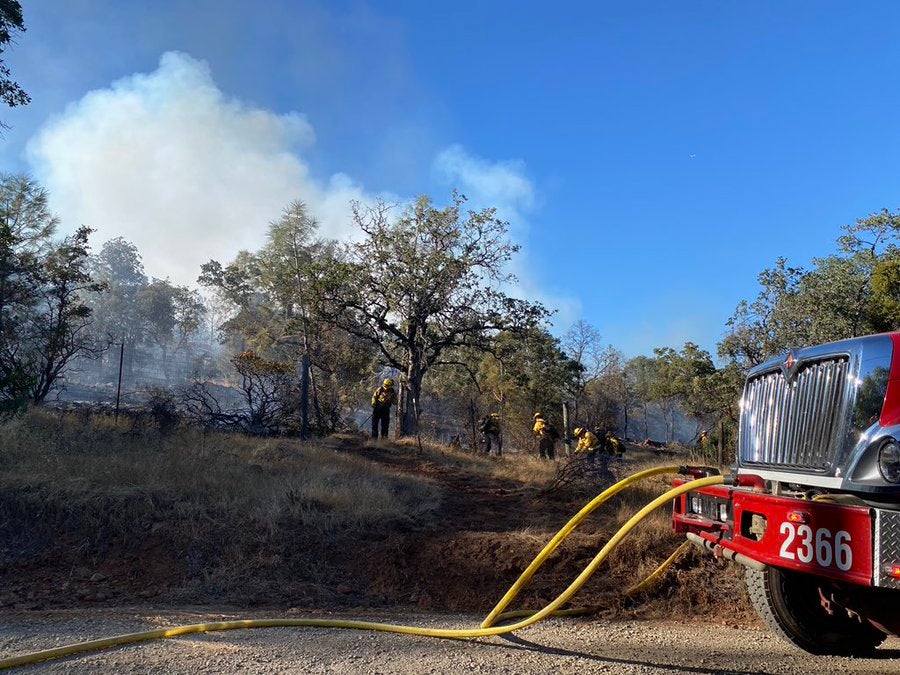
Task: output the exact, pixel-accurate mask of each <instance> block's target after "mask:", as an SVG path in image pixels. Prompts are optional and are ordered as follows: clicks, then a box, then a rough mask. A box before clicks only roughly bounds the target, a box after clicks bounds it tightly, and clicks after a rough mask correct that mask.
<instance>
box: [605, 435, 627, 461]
mask: <svg viewBox="0 0 900 675" xmlns="http://www.w3.org/2000/svg"><path fill="white" fill-rule="evenodd" d="M606 450H607V452H609V454H610V455H612V456H613V457H621V456H622V455H624V454H625V444H624V443H623V442H622V441H620V440H619V439H618V438H616V435H615V434H614V433H613V432H611V431H607V432H606Z"/></svg>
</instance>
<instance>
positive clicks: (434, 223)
mask: <svg viewBox="0 0 900 675" xmlns="http://www.w3.org/2000/svg"><path fill="white" fill-rule="evenodd" d="M464 206H465V197H463V196H462V195H459V194H454V196H453V199H452V201H451V203H450V205H449V206H446V207H444V208H438V207H436V206H434V204H433V203H432V201H431V199H429V198H428V197H420V198H419V199H418V200H416V202H415V203H413V204H412V205H410V206H409V207H408V208H406V209H405V210H404V211H403V212H402V213H401V214H400V216H399V217H397V218H394V217H393V211H392V207H391V206H389V205H387V204H384V203H378V204H376V205H375V206H374V207H363V206H361V205H359V204H356V205H354V210H353V213H354V221H355V223H356V225H357V227H358V228H359V229H360V231H361V232H362V234H363V238H362V240H361V241H359V242H357V243H353V244H350V245H348V246H346V247H345V248H344V250H343V251H342V252H341V253H340V254H339V255H338V256H336V257H335V259H333V260H329V261H328V262H327V263H325V264H324V266H323V267H322V272H323V275H322V278H321V283H320V284H319V286H318V288H319V291H320V293H319V296H318V301H319V309H320V315H321V316H322V317H323V320H325V321H327V322H329V323H331V324H332V325H334V326H337V327H339V328H340V329H341V330H344V331H346V332H347V333H349V334H351V335H354V336H356V337H357V338H359V339H361V340H364V341H366V342H368V343H369V344H371V345H373V346H374V347H375V348H376V349H377V351H378V353H379V355H380V360H381V362H382V363H383V364H384V365H385V366H390V367H393V368H396V369H398V370H400V371H401V372H402V373H403V375H404V377H403V380H404V387H405V389H404V391H405V394H406V400H405V401H404V402H403V405H404V410H405V414H404V418H403V420H402V430H403V432H404V433H411V432H413V431H414V430H415V428H416V420H417V415H418V411H419V407H418V406H419V400H420V394H421V389H422V380H423V378H424V376H425V374H426V373H427V372H428V371H429V370H430V369H431V368H433V367H435V366H440V365H442V363H444V361H445V357H447V356H448V355H449V354H450V353H451V352H452V351H453V350H454V349H455V348H459V347H467V348H472V349H475V350H480V351H486V350H488V349H490V347H491V341H492V338H493V336H494V335H495V334H496V333H497V332H498V331H503V330H517V329H524V328H526V327H529V326H534V325H536V324H537V323H539V322H540V321H541V320H542V319H543V318H545V317H546V315H547V312H546V310H545V309H544V308H543V307H542V306H541V305H540V304H538V303H534V302H529V301H526V300H520V299H517V298H514V297H511V296H510V295H508V294H507V293H506V292H505V290H504V288H505V287H507V286H508V285H509V284H511V283H512V282H513V281H514V279H513V277H512V275H510V274H509V273H508V272H507V268H506V265H507V263H508V262H509V261H510V259H511V258H512V256H513V255H514V254H515V252H516V251H517V250H518V247H517V246H515V245H514V244H512V243H511V242H510V241H509V240H508V238H507V224H506V223H505V222H504V221H502V220H500V219H498V218H497V216H496V212H495V210H494V209H483V210H481V211H465V210H464ZM449 360H452V359H449Z"/></svg>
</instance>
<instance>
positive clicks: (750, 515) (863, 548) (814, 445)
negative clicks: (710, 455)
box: [673, 332, 900, 655]
mask: <svg viewBox="0 0 900 675" xmlns="http://www.w3.org/2000/svg"><path fill="white" fill-rule="evenodd" d="M729 482H730V483H731V484H730V485H728V486H715V487H710V488H704V489H702V490H697V491H694V492H690V493H687V494H685V495H683V496H682V497H680V498H679V499H678V500H677V501H676V504H675V507H674V514H673V522H674V526H675V529H676V531H678V532H683V533H685V534H686V535H687V536H688V538H689V539H691V540H692V541H694V542H695V543H697V544H698V545H699V546H701V547H702V548H704V549H705V550H708V551H710V552H711V553H712V554H714V555H716V556H719V557H724V558H727V559H730V560H733V561H735V562H738V563H740V564H743V565H744V566H745V567H746V568H747V570H746V580H747V587H748V591H749V593H750V597H751V600H752V601H753V604H754V607H755V608H756V610H757V612H758V613H759V614H760V616H761V617H762V619H763V620H764V622H765V623H766V624H767V625H768V626H769V627H770V628H772V629H773V630H774V631H775V632H776V633H778V634H779V635H781V636H782V637H783V638H785V639H787V640H788V641H789V642H791V643H793V644H794V645H796V646H798V647H800V648H802V649H805V650H807V651H809V652H812V653H816V654H842V655H862V654H866V653H869V652H871V651H872V650H873V649H875V648H876V647H877V646H878V645H879V644H881V642H883V641H884V639H885V637H886V636H887V635H890V634H893V635H897V634H900V610H898V609H897V605H896V603H897V602H898V601H900V332H896V333H886V334H881V335H871V336H866V337H861V338H854V339H850V340H843V341H840V342H833V343H830V344H824V345H818V346H815V347H809V348H805V349H797V350H791V351H789V352H787V353H786V354H782V355H780V356H778V357H776V358H773V359H771V360H769V361H766V362H765V363H762V364H760V365H758V366H756V367H755V368H753V369H752V370H750V372H749V373H748V376H747V380H746V383H745V385H744V391H743V395H742V397H741V402H740V425H739V433H738V456H737V463H736V465H735V466H734V467H733V468H732V472H731V476H730V481H729Z"/></svg>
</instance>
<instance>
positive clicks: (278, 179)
mask: <svg viewBox="0 0 900 675" xmlns="http://www.w3.org/2000/svg"><path fill="white" fill-rule="evenodd" d="M314 142H315V132H314V130H313V127H312V125H311V124H310V123H309V121H308V120H307V119H306V117H305V116H304V115H302V114H299V113H289V114H284V115H279V114H275V113H273V112H271V111H267V110H261V109H259V108H254V107H252V106H249V105H247V104H245V103H242V102H241V101H238V100H235V99H233V98H229V97H227V96H226V95H225V94H223V92H222V91H220V90H219V89H218V87H217V86H216V84H215V82H214V81H213V77H212V74H211V73H210V69H209V67H208V66H207V64H206V63H205V62H203V61H200V60H198V59H195V58H193V57H191V56H189V55H187V54H184V53H180V52H168V53H165V54H163V55H162V57H161V59H160V62H159V67H158V68H157V69H156V70H155V71H153V72H151V73H149V74H142V73H138V74H134V75H131V76H129V77H125V78H123V79H121V80H118V81H117V82H114V83H112V84H111V85H110V86H109V87H108V88H104V89H100V90H96V91H92V92H89V93H87V94H85V95H84V96H83V97H82V98H81V99H80V100H78V101H76V102H74V103H72V104H70V105H69V106H68V107H67V108H66V110H65V111H64V112H63V113H62V114H61V115H59V116H57V117H55V118H52V119H50V120H49V121H48V122H47V123H46V124H45V125H44V126H43V127H42V128H41V129H40V131H39V132H38V133H37V134H36V135H35V137H34V138H32V140H31V141H30V142H29V144H28V149H27V153H28V159H29V162H30V164H31V166H32V167H33V170H34V173H35V175H36V177H37V179H38V181H39V182H40V183H41V184H42V185H43V186H44V187H46V188H47V189H48V191H49V192H50V199H51V206H52V208H53V210H54V211H55V212H56V213H57V214H58V215H59V216H60V218H61V220H62V222H63V224H64V225H65V226H66V227H68V228H70V229H74V227H76V226H77V225H80V224H84V225H88V226H90V227H92V228H94V229H95V230H96V233H95V235H94V244H95V248H99V245H100V244H102V243H103V242H104V241H106V240H108V239H111V238H113V237H117V236H121V237H124V238H125V239H127V240H128V241H130V242H132V243H134V244H135V245H136V246H137V247H138V250H139V251H140V252H141V255H142V257H143V259H144V266H145V269H146V270H147V273H148V274H150V275H152V276H155V277H160V278H163V277H168V278H169V279H170V280H172V281H173V282H175V283H185V284H190V285H193V284H194V282H195V280H196V278H197V276H198V274H199V271H200V265H201V264H202V263H204V262H206V261H207V260H210V259H216V260H219V261H221V262H226V261H229V260H231V259H232V258H233V256H234V255H235V253H237V252H238V251H239V250H240V249H248V250H255V249H257V248H259V246H261V245H262V243H263V242H264V239H265V234H266V230H267V227H268V223H269V222H270V221H272V220H274V219H275V218H277V217H278V215H279V214H280V213H281V211H282V209H283V208H284V207H285V206H286V205H287V204H288V203H289V202H291V201H292V200H294V199H300V200H302V201H304V202H305V203H306V204H307V206H308V208H309V209H310V212H311V213H312V214H313V215H314V216H315V217H316V218H317V220H318V221H319V223H320V234H321V235H322V236H324V237H329V238H335V239H342V240H346V239H348V238H352V237H354V236H358V232H357V231H356V229H355V227H354V225H353V222H352V219H351V211H350V202H351V201H352V200H357V201H361V202H364V203H365V202H368V203H371V202H373V201H375V199H377V198H378V197H379V196H381V197H383V198H384V199H385V200H386V201H388V202H392V203H398V204H402V203H404V201H405V200H404V199H403V198H401V197H397V196H395V195H376V194H373V193H372V192H370V191H367V190H366V189H365V188H364V187H363V186H362V185H360V184H359V183H357V182H356V181H354V180H353V179H351V178H350V177H349V176H347V175H346V174H343V173H338V174H334V175H332V176H331V177H330V178H328V179H326V180H321V179H318V178H316V177H315V176H314V175H313V172H312V170H311V167H310V166H309V164H308V163H307V162H306V161H305V160H304V159H303V154H302V153H303V151H304V150H305V149H307V148H309V147H310V145H311V144H313V143H314ZM395 151H397V152H402V148H401V149H399V150H395ZM432 178H433V179H434V181H435V183H436V184H439V185H442V186H444V187H446V188H447V189H449V188H451V187H454V188H457V189H459V190H460V191H461V192H463V193H464V194H466V195H467V196H468V197H469V199H470V202H469V204H470V206H471V207H472V208H476V209H477V208H484V207H487V206H494V207H497V210H498V215H499V216H500V217H501V218H503V219H505V220H508V221H509V222H510V231H511V235H512V237H513V239H514V240H515V241H517V242H518V243H520V244H524V243H526V242H527V239H528V232H529V228H530V224H529V221H528V217H529V212H531V211H532V210H533V209H534V207H535V204H536V202H537V198H536V195H535V188H534V183H533V181H532V180H531V179H530V178H529V177H528V176H527V175H526V171H525V164H524V162H522V161H518V160H517V161H501V162H493V161H489V160H485V159H483V158H479V157H475V156H473V155H471V154H469V153H468V152H466V150H465V149H463V148H462V147H461V146H459V145H453V146H450V147H449V148H447V149H445V150H444V151H442V152H441V153H439V154H438V156H437V157H436V158H435V160H434V162H433V176H432ZM446 198H447V195H436V196H435V200H436V202H437V203H438V204H440V203H442V202H443V201H445V199H446ZM513 265H514V268H513V271H514V272H515V274H516V275H517V276H518V277H519V279H520V284H519V287H518V288H515V289H510V290H511V291H512V292H513V293H515V294H517V295H520V296H521V297H531V298H537V299H540V300H542V301H543V302H544V303H545V304H546V305H548V306H551V307H558V308H562V309H561V311H560V314H559V315H557V317H556V323H557V325H561V326H565V325H567V324H568V323H571V321H573V320H574V318H577V315H578V314H579V307H578V305H577V303H575V302H573V301H572V300H569V299H567V298H564V297H555V296H553V295H551V294H548V293H546V292H542V291H541V290H540V288H539V286H540V284H538V283H536V282H535V281H534V279H535V275H534V274H533V273H532V268H531V265H530V264H529V261H528V255H527V253H526V252H525V251H524V250H523V251H522V252H520V253H519V255H518V256H517V257H516V258H515V259H514V261H513Z"/></svg>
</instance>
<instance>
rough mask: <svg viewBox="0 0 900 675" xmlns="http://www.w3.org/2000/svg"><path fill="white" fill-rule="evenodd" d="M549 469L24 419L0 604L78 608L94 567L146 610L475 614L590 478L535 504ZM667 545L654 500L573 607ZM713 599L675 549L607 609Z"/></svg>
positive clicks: (698, 559) (585, 536)
mask: <svg viewBox="0 0 900 675" xmlns="http://www.w3.org/2000/svg"><path fill="white" fill-rule="evenodd" d="M684 461H685V459H684V458H672V457H665V458H661V457H658V456H656V455H654V454H652V453H650V452H647V453H645V454H641V452H640V451H634V452H629V453H628V454H627V456H626V461H625V462H624V463H622V464H621V465H619V466H616V467H615V471H616V474H617V477H619V478H621V477H624V476H625V475H629V474H632V473H635V472H637V471H639V470H642V469H644V468H649V467H650V466H658V465H661V464H678V463H681V462H684ZM555 475H556V464H555V463H553V462H546V461H541V460H540V459H538V458H537V457H535V456H532V455H527V454H521V453H519V454H508V455H504V456H502V457H486V456H484V455H481V454H472V453H469V452H466V451H463V450H458V449H451V448H448V447H446V446H443V445H439V444H434V443H430V442H427V441H423V443H422V451H421V453H419V447H418V442H417V440H415V439H411V440H407V441H403V442H401V443H399V444H394V443H388V444H384V445H382V446H379V447H378V448H373V447H372V446H365V445H364V443H362V442H361V441H360V439H359V438H356V437H336V438H334V439H329V440H325V441H318V442H308V443H301V442H297V441H291V440H284V439H254V438H248V437H244V436H237V435H227V434H218V433H201V432H200V431H196V430H192V429H178V430H176V431H174V432H172V433H171V434H168V435H163V434H160V433H159V432H158V431H153V430H138V431H137V432H133V431H132V430H131V423H130V422H122V423H120V424H118V425H117V424H115V423H114V422H113V421H112V420H111V419H109V418H106V417H96V418H89V417H83V416H72V415H68V416H61V415H57V414H54V413H50V412H46V411H40V410H37V411H31V412H30V413H29V414H28V415H26V416H24V417H22V418H18V419H13V420H10V421H7V422H5V423H3V424H2V425H0V589H2V588H3V587H6V588H7V589H8V588H10V587H12V586H14V587H16V588H18V589H23V590H21V591H15V592H14V593H12V594H10V593H9V592H7V593H6V595H4V591H3V590H0V607H2V606H4V604H5V603H6V604H19V603H20V600H21V597H22V594H27V593H28V592H29V590H30V589H32V588H41V589H44V591H45V592H46V593H45V594H46V595H48V596H51V595H53V594H54V593H55V594H56V595H58V596H61V598H65V597H66V595H68V596H73V597H75V598H85V597H86V599H87V600H91V598H92V597H93V596H96V593H94V591H93V589H94V588H96V586H97V584H93V585H92V584H91V583H90V579H91V578H92V577H96V575H97V573H99V574H101V575H103V576H105V577H107V578H108V579H109V584H108V585H109V586H110V587H112V588H113V591H112V593H113V594H112V596H111V597H109V598H108V599H109V600H110V601H118V602H122V601H125V602H132V601H133V600H134V597H135V595H140V594H142V593H146V592H147V589H150V590H152V592H153V593H158V594H159V597H158V599H157V600H156V601H157V602H158V601H159V600H162V601H171V602H184V601H196V602H213V603H216V604H221V603H223V602H224V603H235V604H241V605H245V604H258V603H268V604H272V603H274V604H284V603H289V604H290V605H298V606H303V605H305V606H315V607H321V606H322V605H336V604H354V605H358V604H367V603H371V602H375V603H378V602H387V603H400V604H403V603H409V602H417V603H419V604H420V605H421V604H422V603H423V602H426V600H427V602H428V603H433V604H429V605H428V606H433V607H434V608H435V609H458V610H473V611H486V610H487V609H489V608H490V607H491V606H492V605H493V603H494V602H496V600H497V599H499V597H500V596H501V595H502V594H503V592H504V591H505V590H506V589H507V588H508V586H509V585H510V584H511V583H512V582H513V581H514V580H515V579H516V577H517V576H518V574H519V573H520V572H521V571H522V569H524V567H525V566H526V565H527V564H528V563H529V562H530V560H531V559H532V558H533V556H534V555H536V554H537V552H538V551H539V550H540V549H541V548H542V547H543V546H544V544H545V543H546V542H547V540H548V539H549V538H550V536H552V534H553V533H554V532H556V530H558V529H559V528H560V527H562V525H563V524H564V523H565V522H566V521H567V520H568V519H569V518H570V517H571V516H572V515H574V514H575V513H576V512H577V511H578V510H579V509H580V508H581V507H582V506H583V505H584V504H585V502H587V501H588V500H589V499H591V498H592V497H594V496H595V495H596V494H597V493H598V492H599V491H600V489H602V487H606V486H602V487H599V486H597V485H592V484H590V483H585V484H582V485H574V486H571V489H567V490H559V491H554V492H552V493H548V492H546V489H547V488H548V487H549V486H550V485H552V484H553V482H554V479H555ZM668 487H669V479H668V478H667V477H665V476H660V477H655V478H652V479H650V480H647V481H645V482H643V483H641V484H640V485H638V486H634V487H632V488H630V489H627V490H625V491H624V492H622V493H620V494H619V495H617V496H616V497H615V498H613V499H612V500H611V501H610V502H609V503H607V504H606V505H604V506H603V507H601V508H600V509H599V510H598V511H597V512H596V514H595V515H593V516H592V517H591V518H590V519H589V520H588V521H587V522H586V523H585V524H584V526H583V527H581V528H579V530H578V531H577V532H576V533H575V534H574V535H573V536H572V537H570V539H569V540H568V541H567V542H566V543H565V544H564V546H563V547H561V548H560V550H559V551H558V552H557V554H555V555H554V556H553V557H552V558H551V560H550V561H548V564H547V566H546V568H545V570H542V572H541V574H540V575H539V577H538V578H536V579H535V582H534V584H533V585H532V587H531V588H529V589H528V592H527V593H525V594H523V596H522V606H542V604H543V603H544V602H546V601H547V600H549V599H551V598H552V597H555V595H556V594H557V593H558V592H559V591H561V590H562V588H564V587H565V586H567V585H568V583H569V582H571V580H572V579H573V578H574V577H575V576H576V575H577V574H578V573H579V572H580V571H581V569H583V567H584V566H585V565H586V564H587V562H588V561H589V560H590V559H591V558H592V557H593V556H594V555H595V554H596V552H597V551H598V550H599V549H600V548H601V547H602V546H603V544H604V543H605V542H606V541H607V540H608V538H609V536H611V535H612V533H613V532H615V531H616V530H617V529H618V528H619V526H620V525H621V524H623V523H624V522H625V521H626V520H627V519H629V518H630V517H631V516H632V515H633V514H634V513H635V512H636V511H637V510H638V509H640V508H641V507H643V506H644V505H645V504H647V503H648V502H649V501H651V500H652V499H654V498H655V497H657V496H658V495H659V494H661V493H662V492H664V491H665V490H666V489H667V488H668ZM681 541H683V539H682V537H681V536H679V535H675V534H674V533H673V532H672V528H671V524H670V515H669V511H668V509H666V508H662V509H659V510H658V511H657V512H656V513H654V514H653V515H652V516H651V517H649V518H648V519H646V520H645V521H644V522H643V523H641V524H640V525H639V526H638V527H637V528H636V529H635V530H634V531H633V532H632V534H630V535H629V536H628V537H627V538H626V539H625V540H624V541H623V543H622V544H621V545H620V546H619V547H618V548H617V549H616V551H615V552H614V553H613V555H612V556H610V558H609V559H608V561H607V562H606V563H605V564H604V565H603V566H602V567H601V568H600V571H599V573H598V575H596V576H595V578H594V579H592V580H591V582H590V584H589V586H588V587H586V588H585V591H584V592H583V593H582V594H579V597H578V598H577V600H576V602H577V603H578V604H581V603H585V604H593V603H595V602H598V601H608V600H609V598H621V590H622V589H623V588H627V587H628V586H630V585H631V584H634V583H636V582H638V581H640V580H641V579H642V578H643V577H644V576H646V575H647V574H648V573H649V572H651V571H652V570H653V569H654V568H655V566H656V565H657V564H658V563H659V562H661V561H662V560H664V559H665V558H666V557H667V556H668V555H669V554H670V553H671V551H672V550H674V549H675V548H676V547H677V546H678V545H679V544H680V543H681ZM676 580H677V583H676ZM339 588H343V590H340V591H338V590H337V589H339ZM348 588H349V589H350V590H349V591H348V590H347V589H348ZM25 589H29V590H25ZM85 593H87V594H88V595H87V596H85V595H84V594H85ZM722 593H727V594H728V596H729V597H730V598H732V604H731V607H732V608H734V607H735V606H736V607H737V608H740V607H742V606H743V605H742V601H741V600H740V598H741V597H742V585H741V584H740V580H739V577H738V575H737V574H736V573H734V572H731V571H728V570H725V571H723V570H722V569H720V568H719V567H717V564H716V563H715V562H713V561H710V560H709V559H707V558H704V557H702V556H701V555H699V554H695V553H691V554H689V555H688V556H686V558H685V559H684V560H683V561H681V562H680V563H678V564H677V565H676V566H675V567H674V570H673V572H672V573H670V574H668V575H667V576H666V578H665V579H664V581H663V583H661V584H660V585H659V586H657V587H656V588H655V589H653V591H652V592H651V593H650V594H648V595H646V596H644V597H643V598H641V604H640V605H639V609H637V608H636V607H638V606H632V605H629V604H627V603H624V602H622V601H621V600H619V601H618V602H620V604H619V605H618V609H619V610H620V611H627V612H635V611H640V612H641V613H643V615H650V616H662V615H667V616H672V615H676V616H688V615H689V614H692V613H694V612H696V611H697V609H698V608H699V609H704V608H706V609H707V611H710V612H713V611H715V608H716V607H717V606H718V607H721V601H720V599H719V598H720V595H721V594H722ZM91 594H93V596H92V595H91ZM4 597H6V600H4ZM735 598H738V600H737V601H736V603H735V602H734V599H735ZM94 599H96V597H94ZM53 602H55V600H54V601H49V600H48V601H46V603H45V604H53ZM60 602H65V600H64V599H61V600H60ZM423 606H424V605H423Z"/></svg>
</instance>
